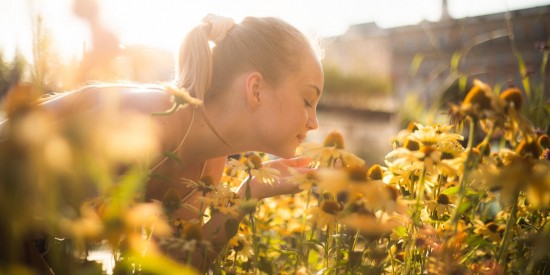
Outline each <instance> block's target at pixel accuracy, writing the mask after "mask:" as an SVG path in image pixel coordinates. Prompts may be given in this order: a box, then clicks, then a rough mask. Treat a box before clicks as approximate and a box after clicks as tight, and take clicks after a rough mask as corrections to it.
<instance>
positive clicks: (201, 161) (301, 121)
mask: <svg viewBox="0 0 550 275" xmlns="http://www.w3.org/2000/svg"><path fill="white" fill-rule="evenodd" d="M323 81H324V79H323V71H322V67H321V65H320V62H319V58H318V57H317V56H316V53H315V51H314V49H313V47H312V45H311V44H310V42H309V41H308V39H307V38H306V37H305V36H304V35H303V34H302V33H300V32H299V31H298V30H297V29H295V28H294V27H292V26H290V25H289V24H287V23H285V22H283V21H281V20H279V19H275V18H246V19H244V20H243V21H242V22H241V23H240V24H235V23H234V22H233V20H231V19H228V18H224V17H218V16H212V15H209V16H207V17H206V18H205V19H204V21H203V23H202V24H201V25H199V26H197V27H196V28H194V29H193V30H192V31H191V32H190V33H189V34H188V35H187V37H186V38H185V40H184V42H183V43H182V45H181V48H180V52H179V60H178V64H177V72H176V79H175V82H176V86H177V87H178V88H180V89H185V90H186V91H188V92H189V93H190V94H191V95H192V96H193V97H195V98H197V99H199V100H201V101H202V102H203V104H202V105H200V106H199V107H194V106H193V107H189V108H184V109H179V110H177V111H176V112H174V113H173V114H170V115H166V116H153V122H154V124H156V126H158V127H156V128H157V129H159V130H158V132H157V133H156V136H157V137H158V138H159V140H160V143H161V148H162V151H163V152H166V151H171V152H173V153H174V154H175V155H177V157H178V158H179V161H175V160H174V159H173V158H160V159H158V160H157V161H154V162H153V163H154V165H152V166H151V172H152V173H154V174H159V175H162V177H154V178H150V180H149V182H148V184H147V190H146V199H147V200H162V199H163V197H164V196H165V194H166V193H167V191H168V190H175V191H176V192H177V193H178V195H179V196H180V197H181V198H183V200H184V201H185V202H186V203H190V204H198V202H197V197H198V196H200V194H196V193H194V192H193V190H192V189H191V188H189V187H188V186H186V185H184V184H182V181H181V178H186V179H189V180H193V181H197V180H199V179H200V178H201V177H202V176H205V175H208V176H210V177H212V179H213V180H214V182H219V181H220V179H221V176H222V172H223V169H224V166H225V164H226V161H227V156H228V155H231V154H236V153H241V152H246V151H262V152H266V153H270V154H273V155H276V156H279V157H281V158H283V159H280V160H276V161H273V162H271V163H269V165H270V166H271V167H272V168H276V169H278V170H280V172H281V180H279V181H278V182H276V183H275V184H273V185H265V184H261V183H257V184H254V183H253V184H251V195H252V197H253V198H256V199H262V198H266V197H272V196H276V195H280V194H290V193H295V192H298V191H299V188H298V187H297V186H296V185H294V184H291V183H288V182H286V181H285V180H284V177H285V175H288V171H287V169H286V168H287V167H288V166H293V167H304V166H305V165H306V164H307V161H305V160H303V159H289V158H292V157H293V156H294V154H295V149H296V148H297V146H298V145H299V144H300V143H301V142H302V141H303V140H304V139H305V138H306V135H307V132H308V131H310V130H314V129H316V128H317V127H318V124H317V117H316V106H317V103H318V101H319V97H320V96H321V91H322V87H323ZM113 93H116V94H117V95H119V100H120V103H121V106H123V108H124V109H128V110H132V111H139V112H141V113H145V114H149V113H153V112H159V111H162V110H167V109H170V107H171V106H172V102H171V95H170V94H169V93H166V92H164V91H161V90H158V89H157V90H155V89H146V90H144V89H136V88H124V87H111V88H87V89H85V90H81V91H79V92H76V93H72V94H69V95H67V96H64V97H61V98H59V99H57V100H52V101H51V102H49V103H48V104H47V105H49V106H48V107H50V106H51V107H52V110H60V111H57V112H70V110H82V109H95V108H96V107H97V106H101V102H103V99H104V97H105V96H106V95H107V94H113ZM60 106H70V107H69V108H59V107H60ZM67 110H69V111H67ZM58 115H60V116H62V115H66V114H62V113H60V114H58ZM243 189H244V188H241V191H239V192H240V194H239V195H240V196H241V197H243V196H244V195H243V194H244V191H242V190H243ZM197 208H198V207H197ZM242 216H244V214H241V215H240V217H239V218H238V220H239V219H240V218H242ZM171 218H173V219H176V218H181V219H190V218H196V213H189V212H188V211H186V210H185V209H180V210H178V211H176V212H175V213H174V214H173V216H172V217H171ZM232 218H233V217H230V216H227V215H223V214H221V213H218V214H216V215H214V216H213V217H212V218H211V219H210V220H209V221H208V222H207V223H206V224H205V225H204V227H203V231H204V233H205V234H204V235H205V236H209V238H210V241H211V242H212V244H213V245H214V251H211V254H210V255H209V257H208V259H209V260H210V261H211V260H213V259H214V258H215V256H216V253H217V252H216V251H220V250H221V249H220V248H221V247H223V245H225V244H226V243H227V241H228V239H229V238H230V237H231V236H232V235H233V234H235V232H225V227H224V225H225V223H226V222H227V220H228V219H232ZM175 256H176V257H178V255H175Z"/></svg>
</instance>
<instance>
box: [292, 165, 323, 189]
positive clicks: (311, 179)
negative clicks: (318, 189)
mask: <svg viewBox="0 0 550 275" xmlns="http://www.w3.org/2000/svg"><path fill="white" fill-rule="evenodd" d="M288 171H289V173H290V176H288V177H287V178H286V180H287V181H288V182H290V183H294V184H298V186H299V187H300V189H301V190H311V188H312V187H314V186H317V184H318V182H319V176H318V175H317V172H316V171H315V170H310V171H307V172H305V173H302V172H299V171H298V170H296V169H294V168H291V167H289V169H288Z"/></svg>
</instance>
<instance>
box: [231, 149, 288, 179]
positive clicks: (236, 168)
mask: <svg viewBox="0 0 550 275" xmlns="http://www.w3.org/2000/svg"><path fill="white" fill-rule="evenodd" d="M227 166H228V168H229V170H230V171H231V172H230V176H235V175H237V174H238V173H239V172H242V171H244V172H246V173H250V174H251V175H252V176H253V177H255V178H256V179H257V180H259V181H261V182H263V183H267V184H273V183H274V182H275V181H277V180H279V174H280V172H279V170H277V169H275V168H271V167H266V166H264V165H263V163H262V158H261V157H260V156H258V155H257V154H255V153H253V154H251V155H249V156H248V157H246V158H244V159H242V160H240V161H239V160H236V159H231V160H229V162H228V163H227Z"/></svg>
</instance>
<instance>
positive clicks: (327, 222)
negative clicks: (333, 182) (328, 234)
mask: <svg viewBox="0 0 550 275" xmlns="http://www.w3.org/2000/svg"><path fill="white" fill-rule="evenodd" d="M342 209H343V206H342V204H341V203H339V202H337V201H334V200H325V201H323V202H322V203H321V205H319V206H318V207H313V208H311V209H310V210H309V214H310V216H309V217H310V219H311V220H313V222H315V224H316V225H317V227H318V228H325V226H329V227H330V228H334V226H335V225H336V224H337V221H338V218H339V216H340V213H341V211H342Z"/></svg>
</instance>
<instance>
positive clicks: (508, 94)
mask: <svg viewBox="0 0 550 275" xmlns="http://www.w3.org/2000/svg"><path fill="white" fill-rule="evenodd" d="M500 98H501V99H503V100H504V101H506V105H508V106H509V105H511V104H514V108H515V109H516V110H517V111H519V110H520V109H521V105H522V102H523V97H522V95H521V91H520V90H519V89H518V88H509V89H506V90H504V92H502V94H500Z"/></svg>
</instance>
